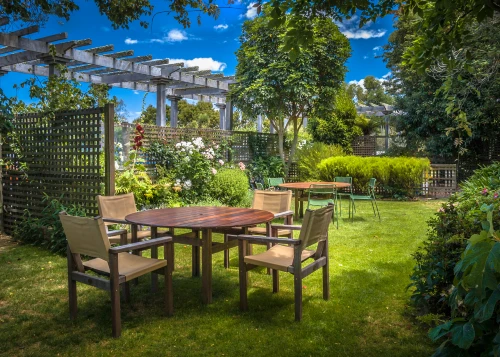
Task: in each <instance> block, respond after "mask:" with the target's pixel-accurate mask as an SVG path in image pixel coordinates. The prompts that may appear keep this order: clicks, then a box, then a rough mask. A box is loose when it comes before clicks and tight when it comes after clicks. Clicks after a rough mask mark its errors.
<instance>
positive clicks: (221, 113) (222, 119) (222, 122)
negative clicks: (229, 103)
mask: <svg viewBox="0 0 500 357" xmlns="http://www.w3.org/2000/svg"><path fill="white" fill-rule="evenodd" d="M215 106H216V107H217V108H219V129H221V130H224V128H225V127H226V123H225V121H226V105H225V104H224V103H217V104H215Z"/></svg>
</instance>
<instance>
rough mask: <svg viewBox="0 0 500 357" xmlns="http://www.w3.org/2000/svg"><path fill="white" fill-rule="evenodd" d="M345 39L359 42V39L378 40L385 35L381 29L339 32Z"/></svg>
mask: <svg viewBox="0 0 500 357" xmlns="http://www.w3.org/2000/svg"><path fill="white" fill-rule="evenodd" d="M341 32H342V33H343V34H344V35H345V37H347V38H352V39H353V40H359V39H362V40H368V39H369V38H379V37H382V36H384V35H385V34H386V32H387V31H386V30H381V29H378V30H376V31H375V30H361V29H358V30H354V31H351V30H345V31H341Z"/></svg>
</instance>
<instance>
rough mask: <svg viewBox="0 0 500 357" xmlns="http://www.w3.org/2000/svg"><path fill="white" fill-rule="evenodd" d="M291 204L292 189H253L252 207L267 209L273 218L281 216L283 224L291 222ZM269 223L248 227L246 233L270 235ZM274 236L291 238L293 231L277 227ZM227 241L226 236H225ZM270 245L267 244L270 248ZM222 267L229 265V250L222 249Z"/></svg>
mask: <svg viewBox="0 0 500 357" xmlns="http://www.w3.org/2000/svg"><path fill="white" fill-rule="evenodd" d="M291 205H292V191H263V190H256V191H254V196H253V202H252V208H253V209H260V210H265V211H269V212H271V213H273V214H274V218H283V219H284V224H287V225H290V224H292V223H293V211H291V210H290V207H291ZM271 223H272V222H268V223H267V224H266V227H249V228H248V233H249V234H255V235H266V236H271ZM236 229H239V228H238V227H237V228H236ZM275 234H276V237H289V238H293V231H292V230H290V229H279V230H278V231H276V232H275ZM225 241H227V236H226V237H225ZM270 247H271V245H269V246H268V248H270ZM224 267H226V268H228V267H229V250H227V249H226V250H225V251H224Z"/></svg>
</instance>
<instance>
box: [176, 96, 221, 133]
mask: <svg viewBox="0 0 500 357" xmlns="http://www.w3.org/2000/svg"><path fill="white" fill-rule="evenodd" d="M219 118H220V116H219V113H218V112H217V111H216V110H215V109H214V108H213V105H212V103H207V102H201V101H199V102H197V103H196V104H191V103H188V102H187V101H186V100H184V99H183V100H180V101H179V126H180V127H181V128H205V129H217V128H218V127H219Z"/></svg>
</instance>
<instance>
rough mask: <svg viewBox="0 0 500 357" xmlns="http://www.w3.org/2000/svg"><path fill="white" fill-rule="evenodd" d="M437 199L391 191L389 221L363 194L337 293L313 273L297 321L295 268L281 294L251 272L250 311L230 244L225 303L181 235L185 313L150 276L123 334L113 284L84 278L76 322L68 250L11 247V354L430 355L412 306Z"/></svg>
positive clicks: (128, 310) (3, 283)
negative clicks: (165, 309)
mask: <svg viewBox="0 0 500 357" xmlns="http://www.w3.org/2000/svg"><path fill="white" fill-rule="evenodd" d="M438 204H439V202H437V201H419V202H393V201H382V202H380V203H379V207H380V212H381V215H382V221H381V222H379V221H378V219H375V218H374V217H373V215H372V213H371V207H370V204H369V203H368V202H366V203H364V202H361V203H360V204H358V205H357V206H358V213H357V215H356V219H355V221H354V222H353V223H351V222H350V221H349V220H347V219H344V220H342V219H341V220H340V226H339V229H338V230H337V229H335V228H334V227H333V226H331V228H330V238H329V239H330V257H331V260H330V274H331V277H330V286H331V298H330V300H329V301H324V300H323V299H322V293H321V286H322V285H321V271H317V272H315V273H313V274H312V275H310V276H309V277H307V278H306V279H305V280H304V295H303V300H304V305H303V311H304V318H303V321H302V322H301V323H295V322H294V321H293V319H294V310H293V309H294V307H293V279H292V276H291V275H289V274H284V273H281V291H280V292H279V293H278V294H274V295H273V294H272V282H271V277H270V276H268V275H266V274H265V271H264V270H257V271H252V272H250V289H249V293H248V296H249V311H248V312H245V313H241V312H240V311H239V309H238V301H239V300H238V299H239V294H238V270H237V251H236V250H235V249H233V250H232V251H231V268H230V269H229V270H225V269H224V268H223V264H222V253H218V254H216V255H214V257H213V259H214V268H213V281H214V286H213V297H214V299H213V301H214V302H213V304H211V305H209V306H203V305H202V304H201V302H200V292H201V279H200V278H192V277H191V266H190V247H188V246H183V245H176V259H175V272H174V308H175V316H174V317H172V318H166V317H164V316H163V315H162V309H161V306H162V293H163V286H162V285H161V282H160V291H159V292H158V293H156V294H152V293H151V292H150V290H149V288H150V285H149V277H143V278H142V279H141V281H140V284H139V285H138V286H132V299H131V302H130V303H128V304H122V337H121V338H120V339H113V338H111V321H110V316H111V304H110V299H109V296H108V295H107V293H105V292H104V291H101V290H97V289H95V288H92V287H88V286H84V285H81V284H79V285H78V299H79V300H78V303H79V306H78V307H79V316H78V319H77V320H76V321H75V322H72V321H70V320H69V314H68V306H67V286H66V260H65V258H64V257H61V256H58V255H54V254H51V253H49V252H47V251H45V250H42V249H39V248H35V247H31V246H21V245H16V246H13V247H8V248H6V249H4V250H3V251H0V287H1V288H0V341H1V343H0V345H1V348H0V356H134V355H135V356H137V355H163V356H238V355H241V356H243V355H254V356H270V355H274V356H391V357H395V356H412V357H416V356H429V355H430V354H431V353H432V351H433V350H434V348H435V346H433V345H432V344H431V342H430V341H429V339H428V338H427V331H426V329H425V328H423V327H422V326H419V325H417V324H416V323H415V322H414V321H413V320H412V318H411V316H410V314H409V313H408V308H407V304H408V298H409V295H410V294H409V292H407V291H406V290H405V288H406V286H407V284H408V283H409V279H408V275H409V274H410V273H411V270H412V267H413V264H414V263H413V260H412V258H411V254H412V253H413V252H415V250H416V249H417V247H418V246H419V245H420V244H421V242H422V240H423V239H424V238H425V233H426V229H427V228H426V224H425V222H426V220H427V219H428V218H429V217H430V216H431V215H432V214H433V212H435V211H436V209H437V208H438ZM345 212H346V211H345ZM296 223H300V221H299V222H296ZM160 281H161V279H160Z"/></svg>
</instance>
